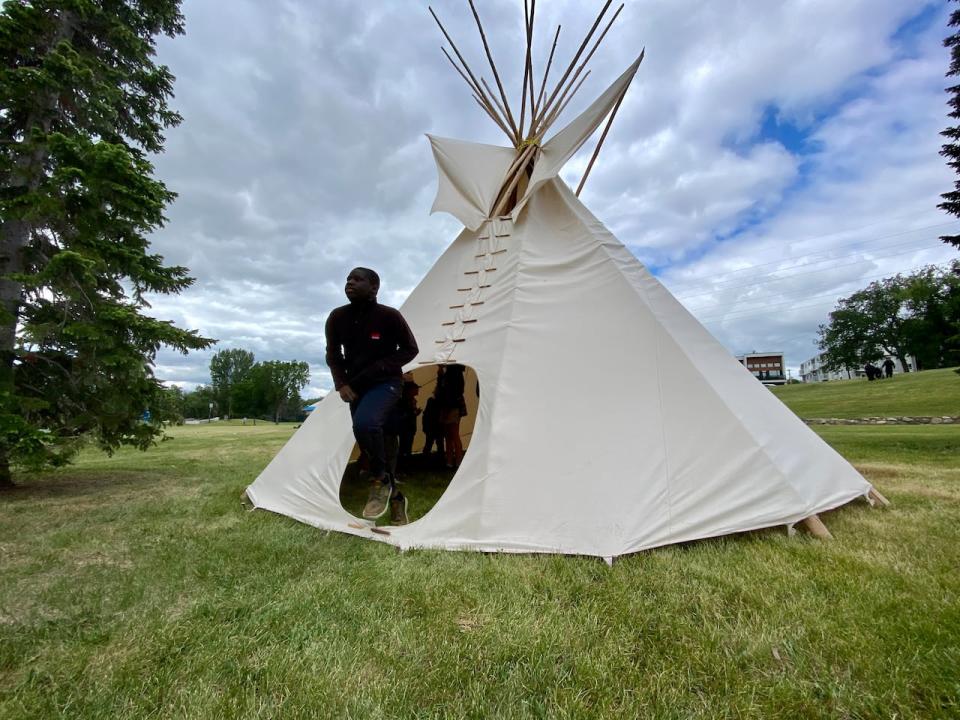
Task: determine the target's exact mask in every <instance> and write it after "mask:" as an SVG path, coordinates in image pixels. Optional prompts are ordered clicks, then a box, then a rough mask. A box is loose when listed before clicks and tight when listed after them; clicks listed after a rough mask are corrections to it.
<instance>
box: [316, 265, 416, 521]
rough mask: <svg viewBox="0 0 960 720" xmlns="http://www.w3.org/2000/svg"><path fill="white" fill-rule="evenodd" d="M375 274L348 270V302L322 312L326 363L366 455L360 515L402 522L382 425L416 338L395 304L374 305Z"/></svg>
mask: <svg viewBox="0 0 960 720" xmlns="http://www.w3.org/2000/svg"><path fill="white" fill-rule="evenodd" d="M379 289H380V276H379V275H377V273H375V272H374V271H373V270H370V269H369V268H363V267H358V268H354V269H353V270H351V271H350V274H349V275H348V276H347V284H346V287H345V288H344V292H345V293H346V295H347V299H348V300H349V301H350V303H349V304H348V305H343V306H341V307H338V308H336V309H335V310H333V312H331V313H330V316H329V317H328V318H327V324H326V328H325V330H326V336H327V355H326V358H327V366H328V367H329V368H330V372H331V373H332V374H333V384H334V387H335V388H336V390H337V392H338V393H339V395H340V399H341V400H343V401H344V402H347V403H350V415H351V417H352V418H353V434H354V437H356V439H357V444H358V445H359V446H360V451H361V452H362V453H363V454H364V455H365V456H366V458H367V462H368V463H369V471H370V496H369V498H368V499H367V504H366V505H365V506H364V508H363V517H365V518H367V519H368V520H373V519H375V518H378V517H380V516H381V515H383V514H384V513H385V512H386V511H387V507H388V505H389V506H390V507H391V509H392V511H393V512H392V513H391V520H392V521H393V522H394V524H398V525H399V524H406V521H407V518H406V515H407V513H406V499H405V498H404V497H403V496H402V495H401V494H400V493H399V492H396V491H395V488H394V487H393V482H392V478H391V477H390V476H389V475H388V474H387V467H386V450H385V445H384V438H383V426H384V424H385V423H386V422H387V419H388V416H389V415H390V412H391V411H392V410H393V408H394V406H395V405H396V404H397V401H398V400H399V399H400V394H401V391H402V388H403V370H402V368H403V366H404V364H406V363H408V362H410V361H411V360H413V358H414V357H416V355H417V352H418V349H417V341H416V340H415V339H414V337H413V333H412V332H411V331H410V327H409V326H408V325H407V322H406V320H404V319H403V316H402V315H401V314H400V312H399V311H398V310H395V309H394V308H391V307H387V306H386V305H380V304H379V303H378V302H377V291H378V290H379Z"/></svg>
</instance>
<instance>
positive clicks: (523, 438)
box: [247, 59, 872, 558]
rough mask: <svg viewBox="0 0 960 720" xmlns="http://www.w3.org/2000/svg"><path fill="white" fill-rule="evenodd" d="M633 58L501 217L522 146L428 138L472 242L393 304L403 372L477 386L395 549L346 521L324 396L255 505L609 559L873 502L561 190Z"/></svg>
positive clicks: (333, 424) (340, 426) (348, 529)
mask: <svg viewBox="0 0 960 720" xmlns="http://www.w3.org/2000/svg"><path fill="white" fill-rule="evenodd" d="M639 62H640V60H639V59H638V61H637V62H636V63H634V64H633V65H632V66H631V67H630V68H628V69H627V71H626V72H624V74H623V75H622V76H621V77H620V78H618V80H617V81H616V82H614V83H613V85H611V87H610V88H609V89H608V90H607V91H606V92H605V93H604V94H603V95H602V96H601V97H600V98H598V100H597V101H596V102H594V103H593V105H591V106H590V108H588V109H587V110H586V111H585V112H584V113H583V114H582V115H581V116H580V117H578V118H577V119H576V120H574V121H573V122H572V123H570V125H568V126H567V127H566V128H565V129H564V130H562V131H560V132H559V133H557V134H556V135H555V136H554V137H553V138H552V139H551V141H550V142H548V143H546V144H544V145H543V146H542V148H538V149H537V150H536V151H535V152H534V153H533V157H532V159H531V163H530V167H529V168H528V169H527V170H526V176H527V177H526V178H525V184H526V187H525V188H523V184H521V185H520V186H521V189H522V190H523V192H515V193H514V200H515V202H514V204H513V208H512V212H510V214H508V215H498V216H494V217H490V210H491V209H492V208H493V207H494V206H495V203H496V202H497V201H498V199H501V200H502V199H503V197H504V196H505V185H506V184H507V181H505V179H504V178H505V176H506V177H507V178H508V179H509V178H510V177H511V173H514V172H515V171H516V168H515V167H514V166H516V164H517V163H515V162H514V161H515V158H517V157H518V155H519V154H522V153H523V152H525V151H526V147H527V146H524V147H520V148H518V149H510V148H500V147H494V146H489V145H477V144H473V143H465V142H461V141H455V140H444V139H440V138H430V140H431V143H432V145H433V149H434V155H435V157H436V160H437V166H438V171H439V175H440V182H439V189H438V193H437V201H436V203H435V205H434V209H435V210H444V211H448V212H451V213H452V214H454V215H455V216H456V217H458V218H459V219H460V220H461V221H462V222H463V223H464V225H465V226H466V227H465V229H464V231H463V232H462V233H461V234H460V236H459V237H458V238H457V239H456V240H455V241H454V242H453V244H452V245H451V246H450V247H449V248H448V249H447V251H446V252H445V253H444V254H443V255H442V256H441V257H440V259H439V260H438V261H437V263H436V264H435V265H434V267H433V268H432V269H431V270H430V271H429V273H428V274H427V276H426V277H425V278H424V279H423V281H422V282H421V283H420V285H418V286H417V288H416V289H415V290H414V291H413V293H412V294H411V295H410V297H409V298H408V299H407V301H406V302H405V303H404V305H403V307H402V308H401V311H402V313H403V315H404V317H405V318H406V319H407V321H408V323H409V324H410V327H411V328H412V330H413V332H414V334H415V336H416V338H417V341H418V343H419V345H420V348H421V351H420V354H419V356H418V357H417V358H415V359H414V361H413V362H412V363H411V364H410V366H409V369H417V368H421V369H423V368H427V367H430V366H432V364H434V363H450V362H457V363H461V364H464V365H466V366H468V367H469V368H472V369H473V370H474V371H475V372H476V375H477V377H478V378H479V383H480V387H481V389H482V392H481V395H480V398H479V404H478V408H477V412H476V416H475V418H472V419H473V421H474V424H473V428H472V430H473V432H472V437H471V438H470V443H469V448H468V451H467V454H466V457H465V458H464V461H463V463H462V465H461V466H460V468H459V470H458V471H457V473H456V475H455V476H454V478H453V480H452V482H451V483H450V486H449V488H448V489H447V491H446V492H445V493H444V494H443V496H442V497H441V498H440V500H439V501H438V503H437V504H436V505H435V506H434V507H433V508H432V509H431V510H430V511H429V512H428V513H427V514H426V515H425V516H424V517H422V518H421V519H419V520H417V521H415V522H414V523H412V524H410V525H407V526H403V527H395V528H389V529H388V530H387V531H386V532H387V533H389V534H383V532H382V531H381V532H374V531H373V530H372V529H371V527H370V524H369V523H366V522H364V521H360V520H358V519H357V518H355V517H354V516H352V515H351V514H350V513H348V512H347V511H346V510H344V509H343V507H342V506H341V504H340V500H339V489H340V482H341V478H342V476H343V473H344V469H345V467H346V465H347V462H348V459H349V456H350V453H351V450H352V449H353V445H354V439H353V435H352V432H351V424H350V416H349V411H348V408H347V406H346V404H344V403H342V402H339V401H338V399H337V398H336V397H332V398H331V399H329V400H326V401H324V402H323V403H320V405H319V406H318V408H317V409H316V410H315V411H314V412H313V413H312V415H311V416H310V417H309V419H308V420H307V421H306V422H305V423H304V424H303V426H302V427H301V428H300V430H299V431H298V432H297V433H296V434H295V435H294V436H293V438H292V439H291V440H290V441H289V442H288V444H287V445H286V446H285V447H284V448H283V449H282V450H281V452H280V453H279V454H278V455H277V456H276V457H275V458H274V460H273V461H272V462H271V463H270V464H269V465H268V466H267V468H266V469H265V470H264V471H263V472H262V473H261V474H260V476H259V477H258V478H257V479H256V481H255V482H254V483H253V484H252V485H251V486H250V487H249V488H248V489H247V495H248V497H249V499H250V500H251V501H252V503H253V504H254V505H255V506H256V507H258V508H264V509H267V510H272V511H274V512H278V513H282V514H284V515H288V516H290V517H293V518H296V519H297V520H300V521H303V522H305V523H309V524H311V525H314V526H316V527H319V528H324V529H329V530H337V531H340V532H345V533H351V534H354V535H360V536H363V537H368V538H370V539H374V540H379V541H381V542H386V543H389V544H392V545H396V546H398V547H400V548H404V549H405V548H416V547H434V548H447V549H458V550H480V551H504V552H546V553H568V554H584V555H596V556H602V557H608V558H609V557H614V556H618V555H623V554H625V553H631V552H635V551H638V550H643V549H646V548H652V547H656V546H660V545H665V544H669V543H677V542H683V541H688V540H695V539H699V538H707V537H712V536H717V535H723V534H727V533H734V532H741V531H746V530H752V529H757V528H763V527H769V526H773V525H788V526H790V525H792V524H793V523H796V522H798V521H800V520H803V519H805V518H809V517H811V516H814V515H816V514H817V513H821V512H823V511H826V510H829V509H832V508H835V507H837V506H839V505H842V504H844V503H846V502H848V501H850V500H852V499H854V498H857V497H858V496H865V497H868V496H869V494H870V493H871V492H872V488H871V486H870V484H869V483H868V482H867V481H866V480H864V479H863V477H861V476H860V474H859V473H857V471H856V470H854V468H853V467H851V466H850V464H849V463H847V462H846V461H845V460H844V459H843V458H842V457H840V456H839V455H838V454H837V453H836V452H834V451H833V450H832V449H831V448H830V447H829V446H827V445H826V444H825V443H824V442H823V441H822V440H821V439H820V438H819V437H818V436H817V435H816V434H814V433H813V432H812V431H811V430H809V429H808V428H807V427H806V426H805V425H804V424H803V423H802V422H801V421H800V420H798V419H797V418H796V416H794V414H793V413H792V412H791V411H790V410H788V409H787V408H786V407H785V406H784V405H783V404H782V403H781V402H780V401H779V400H777V399H776V397H774V396H773V395H772V394H771V393H770V391H769V390H768V389H767V388H765V387H764V386H763V385H761V384H760V383H759V382H757V380H756V379H755V378H754V377H753V376H752V375H751V374H750V373H749V372H748V371H747V370H746V369H745V368H744V367H743V366H742V365H741V364H740V363H739V362H737V361H736V360H735V359H734V358H733V357H732V356H731V355H730V354H729V353H728V352H727V351H726V350H725V349H724V348H723V347H722V346H721V345H720V344H719V343H718V342H717V341H716V340H715V339H714V338H713V337H712V336H711V335H710V334H709V333H708V332H707V331H706V330H705V329H704V328H703V327H702V326H701V325H700V324H699V323H698V322H697V320H696V319H694V318H693V317H692V316H691V315H690V314H689V313H688V312H687V311H686V310H685V309H684V308H683V307H682V306H681V305H680V304H679V303H678V302H677V301H676V300H675V299H674V298H673V297H672V296H671V294H670V293H669V292H668V291H667V290H666V289H665V288H664V287H663V286H662V285H661V284H660V283H659V282H658V281H657V280H656V278H654V277H653V276H652V275H651V274H650V273H649V272H648V271H647V270H646V269H645V268H644V267H643V265H641V264H640V263H639V262H638V261H637V260H636V259H635V258H634V257H633V255H632V254H631V253H630V252H629V251H628V250H627V249H626V248H625V247H624V246H623V245H622V244H621V243H620V242H619V241H618V240H617V239H616V238H615V237H614V236H613V235H612V234H611V233H610V232H609V231H608V230H607V229H606V228H605V227H604V226H603V224H602V223H601V222H600V221H599V220H597V219H596V218H595V217H594V216H593V215H592V214H591V213H590V212H589V210H587V208H586V207H585V206H584V205H583V204H582V203H581V202H580V201H579V200H578V198H577V197H576V196H575V195H574V193H573V192H571V190H570V189H569V188H568V187H567V186H566V185H565V184H564V183H563V181H562V180H560V179H559V178H558V177H557V173H558V172H559V170H560V168H561V166H562V165H563V163H564V162H565V161H566V160H567V159H569V158H570V157H571V156H572V155H573V154H574V153H575V152H576V151H577V149H579V148H580V146H581V145H582V144H583V143H584V141H585V140H586V139H587V138H588V137H589V136H590V135H591V134H592V133H593V131H594V130H595V129H596V128H597V127H598V125H599V123H600V122H601V121H602V120H603V118H604V117H606V116H608V115H609V113H610V112H611V110H612V109H613V108H614V106H615V105H616V104H617V103H618V101H619V100H620V99H622V97H623V94H624V93H625V91H626V88H627V86H628V85H629V83H630V81H631V80H632V78H633V76H634V74H635V72H636V70H637V66H638V65H639ZM531 127H533V123H531ZM506 194H509V192H507V193H506ZM868 499H869V497H868Z"/></svg>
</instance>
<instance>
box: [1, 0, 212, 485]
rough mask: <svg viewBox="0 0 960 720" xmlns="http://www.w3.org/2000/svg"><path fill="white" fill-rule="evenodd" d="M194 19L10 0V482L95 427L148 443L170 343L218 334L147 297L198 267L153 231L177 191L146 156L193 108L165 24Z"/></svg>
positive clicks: (4, 277) (128, 0) (171, 28)
mask: <svg viewBox="0 0 960 720" xmlns="http://www.w3.org/2000/svg"><path fill="white" fill-rule="evenodd" d="M182 32H183V17H182V16H181V14H180V8H179V0H6V1H5V2H4V3H3V5H2V6H0V56H2V60H3V63H2V67H0V484H9V483H10V482H11V479H10V464H11V463H15V464H21V465H26V466H33V467H42V466H44V465H48V464H60V463H63V462H66V461H67V460H68V459H69V458H70V456H71V454H72V452H73V451H74V450H75V449H76V447H77V446H78V444H79V443H80V441H81V440H82V439H83V438H86V437H92V438H94V439H95V440H96V442H97V443H98V444H99V445H100V446H101V447H102V448H104V449H105V450H107V451H110V450H112V449H114V448H116V447H118V446H119V445H122V444H130V445H135V446H137V447H140V448H146V447H148V446H149V445H150V444H152V442H153V441H154V439H155V438H156V437H157V435H158V434H159V433H160V432H161V429H160V426H161V423H162V421H163V419H164V412H163V411H162V408H165V407H168V405H169V403H167V402H166V401H167V400H168V398H167V397H165V396H164V395H163V393H164V388H163V386H162V385H161V384H160V382H159V381H158V380H157V379H156V378H155V377H154V376H153V373H152V370H151V366H152V362H153V360H154V358H155V356H156V353H157V351H158V349H159V348H160V347H161V346H168V347H171V348H175V349H177V350H179V351H181V352H183V353H186V352H187V351H189V350H192V349H199V348H204V347H207V346H209V345H210V344H211V343H212V341H211V340H208V339H206V338H202V337H200V336H199V335H198V334H197V333H196V332H193V331H186V330H182V329H179V328H177V327H175V326H174V325H173V324H172V323H170V322H166V321H161V320H157V319H155V318H152V317H149V316H147V315H146V314H144V313H143V310H145V309H146V308H149V305H148V303H147V302H146V300H145V299H144V294H146V293H179V292H181V291H182V290H184V289H185V288H187V287H188V286H189V285H190V284H191V283H192V282H193V279H192V278H190V277H189V276H188V274H187V273H188V271H187V269H186V268H183V267H170V266H166V265H164V263H163V258H162V257H161V256H159V255H156V254H151V253H150V252H149V242H148V240H147V236H148V235H149V234H150V233H151V232H152V231H154V230H156V229H157V228H159V227H161V226H162V225H163V224H164V222H165V218H164V216H163V210H164V207H165V206H166V205H167V204H168V203H169V202H170V201H171V200H172V199H173V197H174V194H173V193H172V192H170V191H169V190H168V189H167V188H166V187H165V186H164V185H163V183H161V182H159V181H157V180H156V179H154V178H153V177H152V173H153V167H152V165H151V163H150V162H149V159H148V156H149V154H150V153H157V152H160V151H162V149H163V142H164V137H163V131H164V130H165V129H166V128H169V127H172V126H174V125H176V124H178V123H179V122H180V116H179V115H177V113H175V112H174V111H173V110H171V109H170V108H169V106H168V104H167V102H168V100H169V99H170V98H171V96H172V93H173V76H172V75H171V74H170V72H169V70H168V69H167V68H166V67H165V66H163V65H158V64H156V63H155V62H154V55H155V51H154V45H155V43H154V38H155V37H156V36H157V35H160V34H164V35H167V36H171V37H173V36H176V35H179V34H181V33H182ZM146 410H151V412H150V417H149V420H148V421H144V419H143V418H144V411H146Z"/></svg>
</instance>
